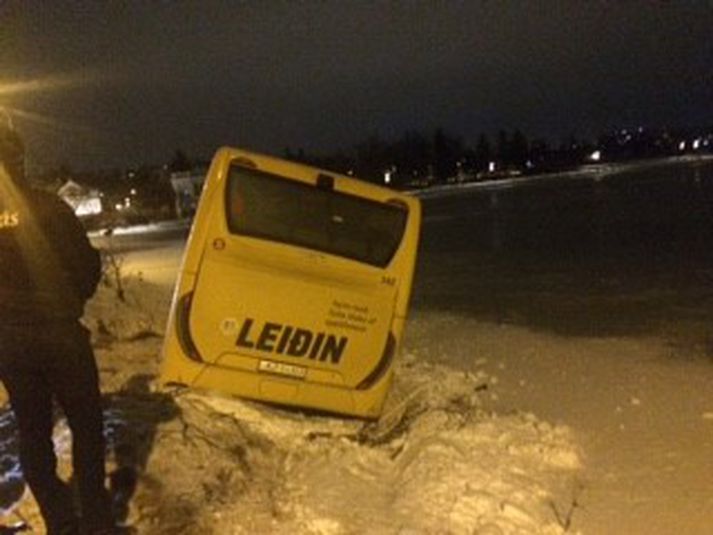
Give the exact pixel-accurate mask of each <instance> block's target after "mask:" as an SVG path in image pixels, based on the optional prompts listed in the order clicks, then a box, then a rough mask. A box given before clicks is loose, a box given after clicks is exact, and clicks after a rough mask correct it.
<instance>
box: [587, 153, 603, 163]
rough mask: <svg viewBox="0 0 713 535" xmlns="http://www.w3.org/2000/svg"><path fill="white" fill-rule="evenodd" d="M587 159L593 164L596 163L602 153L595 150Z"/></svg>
mask: <svg viewBox="0 0 713 535" xmlns="http://www.w3.org/2000/svg"><path fill="white" fill-rule="evenodd" d="M589 159H590V160H591V161H593V162H598V161H599V160H601V159H602V151H600V150H595V151H594V152H593V153H592V154H590V155H589Z"/></svg>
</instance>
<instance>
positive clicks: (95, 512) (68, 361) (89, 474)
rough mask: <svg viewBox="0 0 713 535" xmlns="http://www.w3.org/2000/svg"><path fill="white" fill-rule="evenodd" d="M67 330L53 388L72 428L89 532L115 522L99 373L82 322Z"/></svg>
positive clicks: (58, 354) (76, 474)
mask: <svg viewBox="0 0 713 535" xmlns="http://www.w3.org/2000/svg"><path fill="white" fill-rule="evenodd" d="M72 328H73V329H74V332H72V333H71V334H70V333H65V337H66V338H65V340H66V341H70V340H71V343H70V344H66V343H62V344H58V346H57V347H56V348H55V351H56V354H55V355H54V358H55V359H56V361H55V362H56V364H55V365H53V366H52V367H51V368H52V372H51V373H50V376H51V379H50V381H51V388H52V390H53V391H54V393H55V395H56V396H57V400H58V401H59V404H60V406H61V407H62V409H63V410H64V413H65V415H66V417H67V423H68V424H69V428H70V430H71V431H72V443H73V451H72V461H73V468H74V477H75V479H76V481H77V486H78V490H79V498H80V504H81V509H82V518H83V524H84V525H85V526H86V527H87V529H88V531H89V533H92V532H93V531H96V530H101V529H106V528H108V527H110V526H112V525H113V522H112V518H111V506H110V501H109V495H108V492H107V490H106V487H105V477H106V472H105V466H104V457H105V446H104V435H103V423H102V421H103V418H102V409H101V394H100V391H99V376H98V371H97V366H96V362H95V360H94V353H93V351H92V348H91V345H90V344H89V339H88V333H87V332H86V330H84V329H83V328H82V327H81V326H79V325H76V326H73V327H72Z"/></svg>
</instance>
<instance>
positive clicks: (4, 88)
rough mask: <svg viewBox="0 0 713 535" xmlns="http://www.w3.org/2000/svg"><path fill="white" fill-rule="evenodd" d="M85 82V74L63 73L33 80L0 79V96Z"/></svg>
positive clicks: (73, 85)
mask: <svg viewBox="0 0 713 535" xmlns="http://www.w3.org/2000/svg"><path fill="white" fill-rule="evenodd" d="M84 82H86V76H85V75H83V76H80V75H64V76H48V77H47V78H37V79H34V80H20V81H17V80H16V81H7V80H5V81H3V80H0V97H8V96H13V95H19V94H26V93H36V92H45V91H56V90H58V89H65V88H68V87H76V86H78V85H80V84H82V83H84Z"/></svg>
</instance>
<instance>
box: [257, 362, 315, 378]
mask: <svg viewBox="0 0 713 535" xmlns="http://www.w3.org/2000/svg"><path fill="white" fill-rule="evenodd" d="M257 369H258V370H259V371H261V372H265V373H275V374H277V375H286V376H288V377H295V378H297V379H304V378H305V377H306V376H307V368H304V367H302V366H295V365H293V364H285V363H283V362H275V361H274V360H261V361H260V364H258V368H257Z"/></svg>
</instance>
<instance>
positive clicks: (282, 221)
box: [226, 165, 407, 267]
mask: <svg viewBox="0 0 713 535" xmlns="http://www.w3.org/2000/svg"><path fill="white" fill-rule="evenodd" d="M226 205H227V206H226V207H227V210H226V212H227V214H228V228H229V229H230V232H231V233H233V234H239V235H243V236H251V237H255V238H261V239H265V240H271V241H276V242H281V243H286V244H289V245H297V246H299V247H306V248H308V249H313V250H315V251H321V252H324V253H328V254H333V255H337V256H342V257H345V258H350V259H352V260H357V261H359V262H364V263H366V264H371V265H373V266H379V267H385V266H386V265H388V263H389V262H390V261H391V259H392V258H393V256H394V254H395V253H396V250H397V249H398V247H399V244H400V243H401V239H402V237H403V234H404V229H405V226H406V216H407V209H406V207H402V206H401V205H395V204H387V203H380V202H376V201H372V200H369V199H364V198H361V197H357V196H354V195H348V194H345V193H339V192H336V191H332V190H323V189H319V188H317V187H315V186H311V185H309V184H304V183H301V182H296V181H294V180H289V179H285V178H282V177H279V176H277V175H272V174H269V173H265V172H262V171H258V170H256V169H248V168H245V167H241V166H237V165H233V166H231V169H230V174H229V176H228V188H227V196H226Z"/></svg>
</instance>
